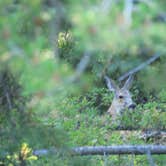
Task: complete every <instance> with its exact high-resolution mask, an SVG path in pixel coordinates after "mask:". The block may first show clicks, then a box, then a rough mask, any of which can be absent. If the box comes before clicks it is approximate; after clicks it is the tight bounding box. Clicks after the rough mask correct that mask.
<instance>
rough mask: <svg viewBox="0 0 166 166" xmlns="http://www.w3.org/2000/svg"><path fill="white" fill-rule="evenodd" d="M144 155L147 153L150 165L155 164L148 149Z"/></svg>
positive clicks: (153, 165)
mask: <svg viewBox="0 0 166 166" xmlns="http://www.w3.org/2000/svg"><path fill="white" fill-rule="evenodd" d="M146 155H147V159H148V161H149V164H150V166H156V165H155V163H154V161H153V158H152V155H151V153H150V151H149V150H148V151H147V154H146Z"/></svg>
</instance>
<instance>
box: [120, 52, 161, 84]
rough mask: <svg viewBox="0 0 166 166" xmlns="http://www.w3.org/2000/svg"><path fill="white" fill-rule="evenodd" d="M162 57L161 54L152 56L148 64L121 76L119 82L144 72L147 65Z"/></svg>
mask: <svg viewBox="0 0 166 166" xmlns="http://www.w3.org/2000/svg"><path fill="white" fill-rule="evenodd" d="M160 56H161V53H156V54H155V55H154V56H152V57H151V58H150V59H148V60H147V61H146V62H143V63H142V64H140V65H139V66H137V67H136V68H134V69H131V70H130V71H128V72H127V73H125V74H123V75H122V76H120V77H119V78H118V81H122V80H124V79H125V78H127V77H128V76H130V75H132V74H134V73H136V72H138V71H140V70H142V69H143V68H144V67H146V66H147V65H149V64H151V63H152V62H154V61H155V60H157V59H158V58H159V57H160Z"/></svg>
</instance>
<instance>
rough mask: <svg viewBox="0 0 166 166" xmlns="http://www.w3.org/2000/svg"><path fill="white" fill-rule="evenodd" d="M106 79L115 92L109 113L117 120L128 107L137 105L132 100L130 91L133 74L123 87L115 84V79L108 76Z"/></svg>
mask: <svg viewBox="0 0 166 166" xmlns="http://www.w3.org/2000/svg"><path fill="white" fill-rule="evenodd" d="M105 80H106V83H107V86H108V88H109V90H110V91H111V92H114V98H113V101H112V104H111V106H110V107H109V109H108V113H109V114H110V115H111V116H112V119H113V120H115V119H116V118H117V117H118V116H119V115H121V114H122V113H123V111H124V110H125V109H126V108H130V109H131V108H134V107H135V104H134V103H133V101H132V96H131V94H130V92H129V88H130V86H131V83H132V80H133V79H132V76H130V77H129V78H128V80H127V81H126V82H125V84H124V86H123V87H122V88H119V87H118V86H117V85H115V83H114V81H113V80H111V79H109V78H108V77H107V76H106V77H105Z"/></svg>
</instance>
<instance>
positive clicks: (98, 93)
mask: <svg viewBox="0 0 166 166" xmlns="http://www.w3.org/2000/svg"><path fill="white" fill-rule="evenodd" d="M133 5H134V6H133V7H132V17H131V20H130V18H129V20H127V18H128V17H127V18H125V13H126V12H127V11H125V1H123V0H117V1H112V0H102V1H100V0H89V1H87V0H84V1H74V0H55V1H54V0H21V1H19V0H6V1H0V29H1V31H0V165H9V166H12V165H24V166H25V165H39V166H41V165H43V166H45V165H48V166H52V165H53V166H54V165H58V166H60V165H62V166H64V165H72V166H78V165H82V166H85V165H89V166H91V165H94V166H95V165H106V163H107V164H108V165H132V163H134V165H136V166H137V165H138V166H139V165H141V166H142V165H145V166H146V165H148V161H147V157H146V156H144V155H143V156H133V155H132V156H130V155H121V156H100V157H99V156H87V157H83V156H82V157H78V156H77V157H76V156H75V157H73V156H71V155H70V153H69V152H68V150H67V149H68V148H69V147H74V146H85V145H92V146H94V145H121V144H134V145H137V144H163V145H164V144H166V138H164V137H152V138H148V139H144V138H143V137H141V133H142V131H146V130H150V131H156V130H157V131H160V130H166V83H165V82H166V77H165V75H166V70H165V69H166V60H165V58H166V57H165V55H166V49H165V43H166V34H165V32H166V22H165V20H166V13H165V10H166V2H165V1H163V0H158V1H151V0H149V1H148V0H147V1H139V0H138V1H134V2H133ZM156 54H161V56H160V58H158V59H157V60H156V61H155V62H153V63H152V64H150V65H148V66H146V68H143V69H142V70H141V71H139V72H138V73H136V74H135V75H134V82H133V86H132V88H131V93H132V95H133V100H134V101H135V103H136V104H137V106H136V108H135V109H134V110H133V111H132V112H131V111H129V110H126V111H125V112H124V114H123V116H122V117H118V118H119V121H120V122H121V123H120V127H119V124H117V123H116V122H112V119H111V117H110V116H109V115H108V114H107V110H108V108H109V106H110V104H111V101H112V99H113V94H112V93H110V91H109V90H108V88H107V87H106V84H105V81H104V76H105V75H108V76H109V77H111V78H112V79H114V80H115V81H116V82H117V84H120V85H122V84H123V82H124V80H123V81H122V82H118V78H119V77H120V76H121V75H123V74H124V73H126V72H127V71H129V70H131V69H133V68H135V67H137V66H138V65H139V64H141V63H143V62H145V61H146V60H147V59H149V58H151V57H152V56H154V55H156ZM85 57H86V58H87V57H88V58H89V59H88V60H87V65H85V66H84V67H85V69H83V70H82V68H81V67H80V64H82V63H81V62H80V61H81V60H83V59H85ZM84 67H83V68H84ZM120 128H122V129H126V130H130V131H128V132H127V133H125V132H122V131H121V129H120ZM52 147H56V148H64V149H65V151H63V152H60V153H59V154H57V155H55V154H53V155H51V154H50V155H46V156H42V157H37V156H35V155H34V154H33V153H32V151H33V150H35V149H43V148H45V149H49V148H52ZM153 158H154V161H155V163H156V164H157V165H159V166H164V164H165V163H166V157H165V155H160V156H157V155H156V156H153Z"/></svg>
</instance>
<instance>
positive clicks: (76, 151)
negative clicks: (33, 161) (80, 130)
mask: <svg viewBox="0 0 166 166" xmlns="http://www.w3.org/2000/svg"><path fill="white" fill-rule="evenodd" d="M69 150H70V152H71V154H72V155H80V156H85V155H105V154H107V155H110V154H111V155H120V154H135V155H144V154H147V152H150V154H166V146H164V145H119V146H83V147H75V148H71V149H69ZM57 152H58V149H54V150H46V149H42V150H35V151H34V152H33V154H34V155H38V156H41V155H46V154H50V153H57Z"/></svg>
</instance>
